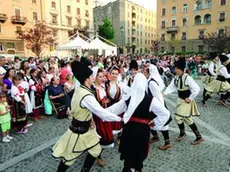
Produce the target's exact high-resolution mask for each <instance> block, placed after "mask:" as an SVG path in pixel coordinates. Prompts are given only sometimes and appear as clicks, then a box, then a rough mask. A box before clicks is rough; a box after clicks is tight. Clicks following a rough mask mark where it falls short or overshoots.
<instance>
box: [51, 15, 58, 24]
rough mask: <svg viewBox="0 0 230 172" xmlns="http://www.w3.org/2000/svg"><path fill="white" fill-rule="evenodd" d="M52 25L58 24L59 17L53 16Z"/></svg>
mask: <svg viewBox="0 0 230 172" xmlns="http://www.w3.org/2000/svg"><path fill="white" fill-rule="evenodd" d="M52 23H54V24H57V16H56V15H52Z"/></svg>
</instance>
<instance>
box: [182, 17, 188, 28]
mask: <svg viewBox="0 0 230 172" xmlns="http://www.w3.org/2000/svg"><path fill="white" fill-rule="evenodd" d="M182 23H183V26H187V19H186V18H183V20H182Z"/></svg>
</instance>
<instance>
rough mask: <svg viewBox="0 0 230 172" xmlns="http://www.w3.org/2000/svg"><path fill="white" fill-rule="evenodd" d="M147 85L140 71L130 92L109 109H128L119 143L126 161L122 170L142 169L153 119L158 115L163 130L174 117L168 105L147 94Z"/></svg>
mask: <svg viewBox="0 0 230 172" xmlns="http://www.w3.org/2000/svg"><path fill="white" fill-rule="evenodd" d="M146 87H147V79H146V77H145V76H144V75H143V74H141V73H138V74H136V76H135V77H134V82H133V84H132V86H131V90H130V93H129V94H128V95H127V96H124V97H123V98H122V99H121V100H120V101H119V102H118V103H116V104H114V105H113V106H111V107H109V108H108V110H109V111H111V112H113V113H116V114H121V113H123V112H124V116H123V120H124V126H123V130H122V134H121V139H120V145H119V152H120V159H121V160H124V168H123V170H122V172H130V171H131V169H135V171H136V172H141V171H142V168H143V162H144V160H145V159H146V158H147V156H148V151H149V137H150V125H151V123H152V121H151V120H152V119H153V118H154V117H155V118H156V119H155V120H154V123H155V126H157V127H158V129H161V128H162V127H163V126H164V125H165V124H166V122H167V121H168V120H169V118H170V113H169V111H168V110H167V109H166V108H165V106H164V105H163V104H162V103H160V102H159V100H157V99H156V98H155V97H152V96H151V95H149V94H147V93H146ZM155 114H156V115H155ZM165 116H168V118H165ZM162 117H164V118H162Z"/></svg>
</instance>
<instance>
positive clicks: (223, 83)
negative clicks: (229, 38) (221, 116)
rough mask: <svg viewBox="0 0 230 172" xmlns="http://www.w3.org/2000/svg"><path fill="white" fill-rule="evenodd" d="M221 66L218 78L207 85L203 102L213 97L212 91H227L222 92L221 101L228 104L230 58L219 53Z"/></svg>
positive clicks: (229, 95) (229, 93) (229, 94)
mask: <svg viewBox="0 0 230 172" xmlns="http://www.w3.org/2000/svg"><path fill="white" fill-rule="evenodd" d="M219 58H220V61H221V64H222V65H221V66H220V68H219V72H218V76H217V78H216V80H213V81H212V82H211V83H209V84H208V85H206V86H205V88H204V93H203V100H202V102H203V104H205V102H206V101H207V100H208V99H209V98H210V97H211V94H212V93H221V92H227V93H226V94H221V98H220V102H219V103H221V104H223V105H224V106H226V104H225V101H226V100H228V98H229V97H230V84H229V83H230V59H229V58H228V57H227V56H225V55H219Z"/></svg>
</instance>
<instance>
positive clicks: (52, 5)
mask: <svg viewBox="0 0 230 172" xmlns="http://www.w3.org/2000/svg"><path fill="white" fill-rule="evenodd" d="M51 7H52V8H53V9H56V2H53V1H52V2H51Z"/></svg>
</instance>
